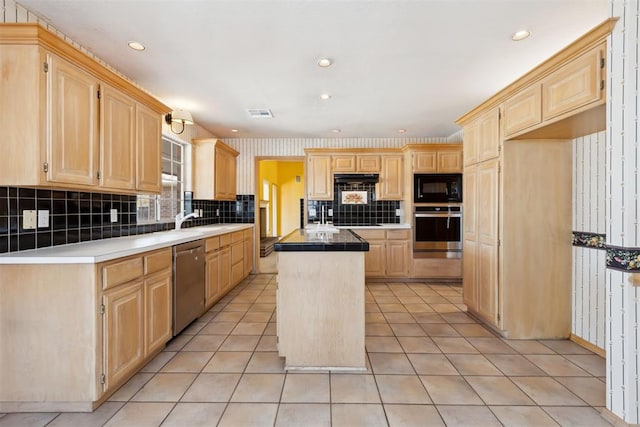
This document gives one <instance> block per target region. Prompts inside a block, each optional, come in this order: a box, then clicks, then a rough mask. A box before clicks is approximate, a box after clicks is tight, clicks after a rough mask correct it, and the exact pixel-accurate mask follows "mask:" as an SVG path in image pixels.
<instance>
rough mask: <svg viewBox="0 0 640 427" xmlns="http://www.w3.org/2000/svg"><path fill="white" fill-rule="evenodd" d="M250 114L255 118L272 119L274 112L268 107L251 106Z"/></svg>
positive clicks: (248, 111)
mask: <svg viewBox="0 0 640 427" xmlns="http://www.w3.org/2000/svg"><path fill="white" fill-rule="evenodd" d="M247 113H249V116H251V118H253V119H272V118H273V114H272V113H271V110H269V109H268V108H249V109H248V110H247Z"/></svg>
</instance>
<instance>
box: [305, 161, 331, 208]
mask: <svg viewBox="0 0 640 427" xmlns="http://www.w3.org/2000/svg"><path fill="white" fill-rule="evenodd" d="M331 172H332V170H331V155H330V154H308V155H307V171H306V176H307V180H306V181H307V198H308V199H309V200H333V175H332V173H331Z"/></svg>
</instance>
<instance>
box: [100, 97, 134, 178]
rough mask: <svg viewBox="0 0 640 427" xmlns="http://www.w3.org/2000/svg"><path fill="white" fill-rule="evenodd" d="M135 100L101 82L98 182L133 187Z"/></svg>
mask: <svg viewBox="0 0 640 427" xmlns="http://www.w3.org/2000/svg"><path fill="white" fill-rule="evenodd" d="M135 138H136V104H135V101H134V100H133V99H131V98H129V97H128V96H126V95H124V94H123V93H121V92H119V91H117V90H115V89H113V88H111V87H110V86H107V85H102V89H101V96H100V141H101V156H100V158H101V161H100V172H101V177H100V185H101V186H102V187H107V188H115V189H123V190H133V189H135V187H136V140H135Z"/></svg>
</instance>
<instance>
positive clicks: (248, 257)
mask: <svg viewBox="0 0 640 427" xmlns="http://www.w3.org/2000/svg"><path fill="white" fill-rule="evenodd" d="M243 244H244V277H247V276H248V275H249V274H251V272H252V271H253V254H254V252H255V250H254V249H255V248H254V246H253V228H248V229H246V230H243Z"/></svg>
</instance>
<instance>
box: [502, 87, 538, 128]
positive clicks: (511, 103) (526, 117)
mask: <svg viewBox="0 0 640 427" xmlns="http://www.w3.org/2000/svg"><path fill="white" fill-rule="evenodd" d="M541 90H542V89H541V86H540V84H539V83H538V84H534V85H533V86H532V87H529V88H527V89H524V90H523V91H521V92H519V93H518V94H516V95H515V96H514V97H512V98H509V99H508V100H507V101H505V103H504V105H503V107H502V111H503V118H502V125H503V130H504V134H505V136H507V137H508V136H510V135H513V134H514V133H516V132H519V131H521V130H524V129H526V128H528V127H531V126H534V125H537V124H538V123H540V122H541V121H542V108H541V104H542V96H541V95H542V92H541Z"/></svg>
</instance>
